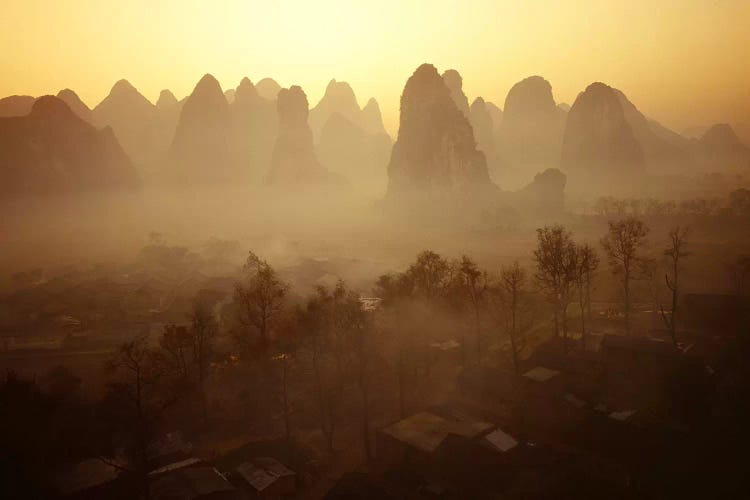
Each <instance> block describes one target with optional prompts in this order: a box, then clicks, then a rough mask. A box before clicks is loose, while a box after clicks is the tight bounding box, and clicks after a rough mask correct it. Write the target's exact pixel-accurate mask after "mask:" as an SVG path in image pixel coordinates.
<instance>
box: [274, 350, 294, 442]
mask: <svg viewBox="0 0 750 500" xmlns="http://www.w3.org/2000/svg"><path fill="white" fill-rule="evenodd" d="M290 357H291V356H290V355H289V354H288V353H281V354H277V355H276V356H274V357H273V358H272V359H273V360H274V361H279V362H280V363H281V409H282V412H283V414H284V434H285V436H286V444H287V447H288V449H289V450H291V446H292V421H291V415H292V411H291V406H290V404H289V360H290Z"/></svg>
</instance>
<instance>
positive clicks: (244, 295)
mask: <svg viewBox="0 0 750 500" xmlns="http://www.w3.org/2000/svg"><path fill="white" fill-rule="evenodd" d="M244 272H245V274H246V279H245V283H244V284H243V283H237V284H236V286H235V290H234V300H235V302H236V303H237V305H238V306H239V320H240V323H241V324H242V325H244V326H245V327H246V328H250V329H252V330H254V331H255V332H256V333H257V335H258V338H259V340H260V343H261V346H262V347H267V346H268V343H269V341H270V333H271V330H272V327H273V321H274V320H275V319H276V316H277V315H278V314H279V313H280V312H281V310H282V308H283V305H284V298H285V297H286V295H287V291H288V289H289V287H288V285H287V284H286V283H284V282H283V281H281V280H280V279H279V277H278V276H277V275H276V271H275V270H274V269H273V268H272V267H271V266H270V265H269V264H268V262H266V261H264V260H261V259H260V258H259V257H258V256H257V255H255V254H254V253H253V252H250V255H248V257H247V262H246V263H245V266H244ZM244 340H245V341H246V340H247V339H244Z"/></svg>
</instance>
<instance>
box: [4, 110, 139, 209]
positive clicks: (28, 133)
mask: <svg viewBox="0 0 750 500" xmlns="http://www.w3.org/2000/svg"><path fill="white" fill-rule="evenodd" d="M0 165H2V171H0V178H1V179H2V181H0V192H2V193H4V194H6V195H7V194H29V193H45V194H51V193H66V192H68V193H70V192H81V191H86V190H101V189H132V188H136V187H138V186H139V185H140V181H139V178H138V174H137V172H136V170H135V168H134V167H133V165H132V163H131V162H130V159H129V158H128V156H127V154H126V153H125V151H123V149H122V148H121V147H120V144H119V143H118V142H117V139H116V138H115V135H114V133H113V132H112V129H110V128H105V129H103V130H97V129H96V128H95V127H94V126H92V125H91V124H89V123H87V122H86V121H84V120H82V119H81V118H80V117H78V116H77V115H76V114H75V113H74V112H73V111H72V110H71V109H70V107H68V105H67V104H66V103H65V102H63V101H62V100H61V99H58V98H57V97H54V96H43V97H40V98H39V99H37V100H36V102H35V103H34V105H33V107H32V109H31V111H30V112H29V114H28V115H26V116H19V117H5V118H0Z"/></svg>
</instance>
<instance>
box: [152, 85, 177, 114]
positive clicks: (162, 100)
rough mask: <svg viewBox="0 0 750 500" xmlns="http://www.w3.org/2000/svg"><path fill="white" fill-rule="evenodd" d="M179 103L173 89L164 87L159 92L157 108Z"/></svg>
mask: <svg viewBox="0 0 750 500" xmlns="http://www.w3.org/2000/svg"><path fill="white" fill-rule="evenodd" d="M178 104H179V103H178V101H177V98H176V97H175V96H174V94H173V93H172V91H171V90H168V89H164V90H162V91H161V92H159V99H158V100H157V101H156V108H157V109H169V108H171V107H173V106H177V105H178Z"/></svg>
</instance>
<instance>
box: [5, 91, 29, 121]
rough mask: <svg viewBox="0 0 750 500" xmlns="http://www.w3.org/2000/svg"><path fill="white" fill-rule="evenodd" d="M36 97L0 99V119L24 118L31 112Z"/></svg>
mask: <svg viewBox="0 0 750 500" xmlns="http://www.w3.org/2000/svg"><path fill="white" fill-rule="evenodd" d="M34 101H36V97H32V96H30V95H11V96H8V97H3V98H2V99H0V117H4V116H26V115H28V114H29V112H31V107H32V106H33V105H34Z"/></svg>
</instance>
